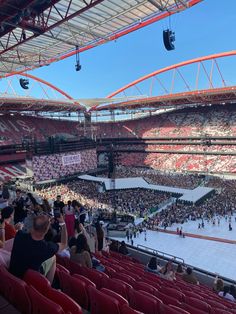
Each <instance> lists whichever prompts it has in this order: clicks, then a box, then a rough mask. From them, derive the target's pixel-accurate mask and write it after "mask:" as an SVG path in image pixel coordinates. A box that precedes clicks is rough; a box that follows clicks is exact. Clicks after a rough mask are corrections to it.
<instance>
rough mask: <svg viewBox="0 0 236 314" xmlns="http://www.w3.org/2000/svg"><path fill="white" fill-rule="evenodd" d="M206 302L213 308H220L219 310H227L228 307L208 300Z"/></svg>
mask: <svg viewBox="0 0 236 314" xmlns="http://www.w3.org/2000/svg"><path fill="white" fill-rule="evenodd" d="M206 302H207V304H209V305H210V306H211V307H215V308H218V309H227V307H226V306H225V305H224V304H222V303H220V302H217V301H213V300H209V299H207V300H206Z"/></svg>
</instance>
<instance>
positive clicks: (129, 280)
mask: <svg viewBox="0 0 236 314" xmlns="http://www.w3.org/2000/svg"><path fill="white" fill-rule="evenodd" d="M114 278H116V279H120V280H122V281H124V282H127V283H128V284H129V285H131V286H132V287H133V286H134V285H135V280H134V279H133V278H132V277H130V276H129V275H125V274H120V273H116V274H115V275H114Z"/></svg>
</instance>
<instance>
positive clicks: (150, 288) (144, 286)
mask: <svg viewBox="0 0 236 314" xmlns="http://www.w3.org/2000/svg"><path fill="white" fill-rule="evenodd" d="M134 289H136V290H143V291H146V292H148V293H151V294H154V293H155V292H157V291H158V290H157V289H156V288H154V287H153V286H151V285H149V284H147V283H146V282H141V281H138V282H136V283H135V285H134Z"/></svg>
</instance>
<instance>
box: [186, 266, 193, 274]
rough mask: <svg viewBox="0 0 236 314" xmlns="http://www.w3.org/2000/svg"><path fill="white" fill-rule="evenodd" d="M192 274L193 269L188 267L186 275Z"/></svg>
mask: <svg viewBox="0 0 236 314" xmlns="http://www.w3.org/2000/svg"><path fill="white" fill-rule="evenodd" d="M192 272H193V270H192V268H191V267H187V269H186V273H187V274H188V275H191V274H192Z"/></svg>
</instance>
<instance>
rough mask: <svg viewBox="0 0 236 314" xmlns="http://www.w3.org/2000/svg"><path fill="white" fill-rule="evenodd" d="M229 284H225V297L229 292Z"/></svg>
mask: <svg viewBox="0 0 236 314" xmlns="http://www.w3.org/2000/svg"><path fill="white" fill-rule="evenodd" d="M229 290H230V289H229V286H224V290H223V296H224V297H225V296H226V294H227V293H229Z"/></svg>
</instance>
